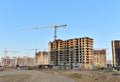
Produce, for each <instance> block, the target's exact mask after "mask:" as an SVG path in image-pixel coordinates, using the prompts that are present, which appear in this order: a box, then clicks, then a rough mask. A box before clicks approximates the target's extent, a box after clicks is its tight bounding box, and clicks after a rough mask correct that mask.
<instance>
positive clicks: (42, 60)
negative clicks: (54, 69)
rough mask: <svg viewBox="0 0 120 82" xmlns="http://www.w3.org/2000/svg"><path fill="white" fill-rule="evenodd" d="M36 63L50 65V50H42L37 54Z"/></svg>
mask: <svg viewBox="0 0 120 82" xmlns="http://www.w3.org/2000/svg"><path fill="white" fill-rule="evenodd" d="M35 63H36V65H48V64H49V61H48V52H46V51H40V52H38V53H36V55H35Z"/></svg>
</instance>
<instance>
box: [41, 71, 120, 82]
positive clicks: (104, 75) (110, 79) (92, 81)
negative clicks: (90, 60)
mask: <svg viewBox="0 0 120 82" xmlns="http://www.w3.org/2000/svg"><path fill="white" fill-rule="evenodd" d="M43 71H45V72H47V73H59V74H61V75H62V76H66V77H70V78H73V79H74V80H76V81H77V82H120V72H119V71H76V70H43Z"/></svg>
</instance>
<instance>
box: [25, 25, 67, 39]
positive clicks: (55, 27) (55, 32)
mask: <svg viewBox="0 0 120 82" xmlns="http://www.w3.org/2000/svg"><path fill="white" fill-rule="evenodd" d="M66 26H67V24H63V25H53V26H46V27H35V28H27V29H26V30H38V29H41V28H48V27H50V28H54V29H55V30H54V40H56V39H57V28H58V27H66Z"/></svg>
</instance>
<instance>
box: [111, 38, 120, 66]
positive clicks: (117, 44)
mask: <svg viewBox="0 0 120 82" xmlns="http://www.w3.org/2000/svg"><path fill="white" fill-rule="evenodd" d="M112 58H113V66H115V67H116V66H120V40H113V41H112Z"/></svg>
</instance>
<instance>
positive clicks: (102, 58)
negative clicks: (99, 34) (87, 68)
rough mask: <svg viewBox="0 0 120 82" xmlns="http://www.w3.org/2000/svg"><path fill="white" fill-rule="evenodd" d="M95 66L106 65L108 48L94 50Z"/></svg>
mask: <svg viewBox="0 0 120 82" xmlns="http://www.w3.org/2000/svg"><path fill="white" fill-rule="evenodd" d="M94 66H95V67H106V49H96V50H94Z"/></svg>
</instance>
